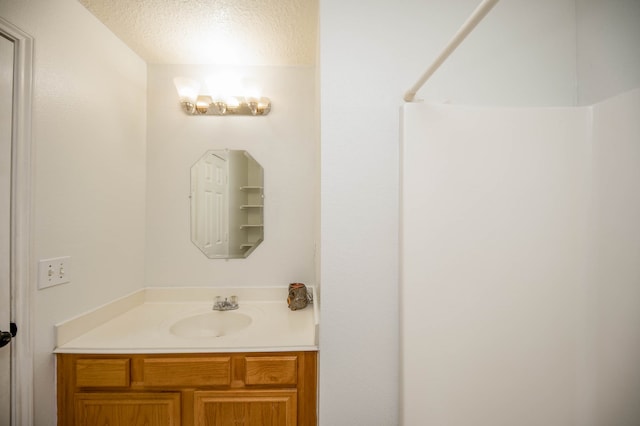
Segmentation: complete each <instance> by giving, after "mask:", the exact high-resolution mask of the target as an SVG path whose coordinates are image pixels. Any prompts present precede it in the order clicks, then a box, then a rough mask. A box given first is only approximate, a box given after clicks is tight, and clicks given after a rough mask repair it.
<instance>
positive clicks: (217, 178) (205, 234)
mask: <svg viewBox="0 0 640 426" xmlns="http://www.w3.org/2000/svg"><path fill="white" fill-rule="evenodd" d="M225 154H226V152H225V151H216V152H213V151H209V152H208V153H207V155H205V156H204V158H202V159H201V161H200V162H199V166H198V167H194V168H192V169H191V181H192V194H191V215H192V217H191V223H192V226H191V239H192V240H193V241H194V242H196V244H197V245H198V247H200V248H201V249H202V250H203V251H204V253H205V254H206V255H207V256H209V257H227V256H228V255H229V234H228V222H229V208H228V204H229V203H228V202H229V194H228V185H227V180H228V171H227V170H228V159H227V158H226V155H225ZM194 182H195V184H193V183H194ZM197 212H199V213H197Z"/></svg>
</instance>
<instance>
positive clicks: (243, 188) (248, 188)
mask: <svg viewBox="0 0 640 426" xmlns="http://www.w3.org/2000/svg"><path fill="white" fill-rule="evenodd" d="M251 189H264V186H241V187H240V190H241V191H249V190H251Z"/></svg>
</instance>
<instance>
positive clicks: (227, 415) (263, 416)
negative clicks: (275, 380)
mask: <svg viewBox="0 0 640 426" xmlns="http://www.w3.org/2000/svg"><path fill="white" fill-rule="evenodd" d="M194 418H195V426H229V425H234V426H296V422H297V393H296V391H295V390H289V389H287V390H284V389H283V390H255V391H253V390H242V391H240V390H237V391H202V392H195V393H194Z"/></svg>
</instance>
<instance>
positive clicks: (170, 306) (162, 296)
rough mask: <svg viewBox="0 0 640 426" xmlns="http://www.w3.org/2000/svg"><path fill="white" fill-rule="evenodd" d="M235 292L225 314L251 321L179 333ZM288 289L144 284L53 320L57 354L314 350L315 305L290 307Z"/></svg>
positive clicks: (315, 334) (315, 338) (315, 331)
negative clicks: (180, 325) (178, 326)
mask: <svg viewBox="0 0 640 426" xmlns="http://www.w3.org/2000/svg"><path fill="white" fill-rule="evenodd" d="M232 294H233V295H238V298H239V305H240V308H239V309H237V310H233V311H228V312H229V313H232V312H233V313H238V314H244V315H248V316H249V317H251V323H250V324H249V326H247V327H246V328H244V329H242V330H238V331H234V332H232V333H229V334H225V335H222V336H220V337H215V336H211V337H181V336H178V335H175V334H173V333H172V332H171V330H170V328H171V326H172V325H173V324H175V323H176V322H178V321H180V320H181V319H184V318H188V317H191V316H194V315H198V314H205V313H209V312H212V306H213V300H214V298H215V296H216V295H220V296H222V297H223V298H224V297H228V296H230V295H232ZM286 295H287V288H259V289H258V288H256V289H247V288H242V289H226V288H225V289H215V288H206V289H205V288H147V289H143V290H141V291H139V292H136V293H133V294H131V295H129V296H126V297H124V298H122V299H118V300H116V301H114V302H113V303H110V304H107V305H105V306H102V307H100V308H98V309H95V310H93V311H91V312H88V313H86V314H84V315H81V316H78V317H76V318H73V319H70V320H68V321H65V322H63V323H61V324H58V325H56V349H55V351H54V352H55V353H194V352H262V351H264V352H273V351H307V350H309V351H310V350H317V349H318V346H317V326H318V321H317V308H316V306H315V305H309V306H307V307H306V308H305V309H301V310H298V311H291V310H289V308H288V307H287V303H286ZM224 313H226V312H223V314H224Z"/></svg>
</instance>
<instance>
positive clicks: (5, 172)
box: [0, 35, 14, 426]
mask: <svg viewBox="0 0 640 426" xmlns="http://www.w3.org/2000/svg"><path fill="white" fill-rule="evenodd" d="M13 49H14V44H13V41H10V40H8V39H6V38H4V37H3V36H2V35H0V331H4V332H8V331H9V322H10V320H11V312H10V308H11V292H10V290H11V282H10V279H11V270H10V267H11V263H10V259H11V257H10V254H11V131H12V130H11V129H12V116H13V114H12V108H13ZM0 337H2V336H0ZM4 337H7V335H6V334H5V335H4ZM0 341H1V340H0ZM10 413H11V344H7V345H5V346H3V347H0V426H5V425H9V424H10V421H11V419H10V416H11V415H10Z"/></svg>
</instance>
